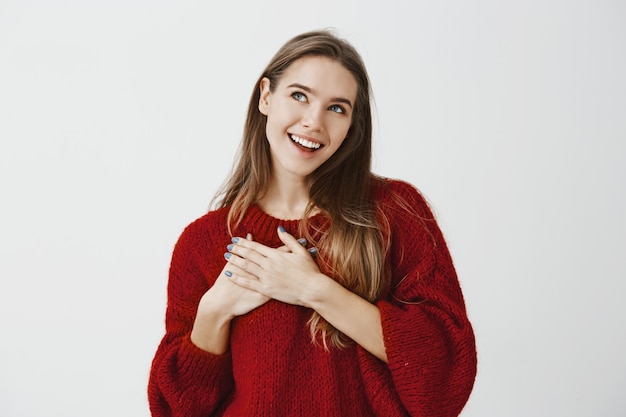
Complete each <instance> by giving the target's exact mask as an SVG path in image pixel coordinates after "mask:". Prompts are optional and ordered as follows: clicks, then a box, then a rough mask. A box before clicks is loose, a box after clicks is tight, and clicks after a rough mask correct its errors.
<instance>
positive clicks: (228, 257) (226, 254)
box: [224, 252, 232, 259]
mask: <svg viewBox="0 0 626 417" xmlns="http://www.w3.org/2000/svg"><path fill="white" fill-rule="evenodd" d="M231 256H232V254H231V253H230V252H226V253H225V254H224V258H226V259H230V257H231Z"/></svg>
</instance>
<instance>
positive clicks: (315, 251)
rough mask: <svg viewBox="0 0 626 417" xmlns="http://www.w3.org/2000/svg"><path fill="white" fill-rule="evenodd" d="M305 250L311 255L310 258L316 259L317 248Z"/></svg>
mask: <svg viewBox="0 0 626 417" xmlns="http://www.w3.org/2000/svg"><path fill="white" fill-rule="evenodd" d="M307 250H308V251H309V253H310V254H311V256H312V257H316V256H317V248H309V249H307Z"/></svg>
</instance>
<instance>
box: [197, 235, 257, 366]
mask: <svg viewBox="0 0 626 417" xmlns="http://www.w3.org/2000/svg"><path fill="white" fill-rule="evenodd" d="M248 239H249V240H251V239H252V238H251V236H248ZM229 267H231V266H230V264H229V263H227V264H226V265H225V266H224V269H222V272H220V275H219V276H218V277H217V280H216V281H215V283H214V284H213V286H212V287H211V288H210V289H209V290H208V291H207V292H206V293H204V295H203V296H202V298H201V299H200V303H199V304H198V312H197V313H196V320H195V321H194V324H193V329H192V331H191V341H192V343H193V344H194V345H196V346H198V347H199V348H200V349H202V350H205V351H207V352H211V353H214V354H216V355H219V354H223V353H226V351H228V345H229V337H230V321H231V320H232V319H233V318H235V317H237V316H241V315H244V314H246V313H249V312H250V311H252V310H254V309H255V308H257V307H259V306H261V305H263V304H265V303H266V302H267V301H269V298H268V297H266V296H264V295H262V294H259V293H258V292H255V291H252V290H249V289H246V288H243V287H241V286H239V285H237V284H235V283H233V282H232V281H231V280H230V279H229V278H228V277H227V276H226V271H228V269H229ZM231 268H232V267H231Z"/></svg>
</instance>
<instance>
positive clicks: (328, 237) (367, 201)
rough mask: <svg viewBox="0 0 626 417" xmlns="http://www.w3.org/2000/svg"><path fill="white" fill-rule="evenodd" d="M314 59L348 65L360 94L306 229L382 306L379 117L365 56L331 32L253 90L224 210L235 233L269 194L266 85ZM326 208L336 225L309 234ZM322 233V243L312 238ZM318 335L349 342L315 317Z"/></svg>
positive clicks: (320, 177) (305, 37)
mask: <svg viewBox="0 0 626 417" xmlns="http://www.w3.org/2000/svg"><path fill="white" fill-rule="evenodd" d="M310 56H320V57H325V58H330V59H332V60H334V61H336V62H338V63H339V64H341V65H342V66H343V67H344V68H346V69H347V70H348V71H349V72H350V73H351V74H352V75H353V76H354V78H355V80H356V82H357V96H356V100H355V104H354V110H353V114H352V121H351V126H350V128H349V130H348V135H347V137H346V139H345V140H344V141H343V143H342V144H341V146H340V147H339V149H337V151H336V152H335V153H334V154H333V155H332V156H331V157H330V158H329V159H328V160H327V161H326V162H324V164H322V165H321V166H320V167H318V168H317V169H316V170H315V171H314V172H313V173H311V174H310V175H309V176H308V178H307V180H308V181H307V183H308V189H309V196H310V199H309V204H308V206H307V208H306V210H305V213H304V216H303V219H302V220H301V222H300V226H299V229H300V230H299V232H300V233H301V236H304V237H305V238H307V240H308V241H309V242H311V243H312V244H314V245H315V246H316V247H317V249H318V263H319V265H320V268H321V269H322V270H323V271H325V272H327V273H329V274H331V275H332V277H333V278H334V279H335V280H336V281H337V282H339V283H340V284H341V285H343V286H344V287H346V288H347V289H349V290H350V291H352V292H354V293H356V294H358V295H359V296H361V297H363V298H365V299H366V300H369V301H375V300H377V299H378V298H380V297H381V296H382V295H383V294H385V293H386V291H388V289H389V281H390V273H389V270H388V269H389V268H388V266H387V263H386V262H385V256H386V253H387V250H388V245H389V242H388V237H389V230H388V229H389V226H388V225H387V224H386V218H385V216H384V215H383V214H382V211H381V210H380V209H379V208H378V207H376V205H375V203H374V201H373V198H372V185H373V181H376V177H375V176H374V175H373V174H372V172H371V159H372V149H371V148H372V114H371V106H370V82H369V77H368V75H367V71H366V69H365V65H364V64H363V60H362V59H361V57H360V55H359V54H358V52H357V51H356V50H355V49H354V47H352V45H350V44H349V43H348V42H346V41H345V40H343V39H340V38H338V37H337V36H336V35H334V34H333V33H331V32H329V31H313V32H307V33H303V34H301V35H298V36H296V37H294V38H292V39H291V40H289V41H288V42H287V43H286V44H285V45H283V46H282V47H281V48H280V49H279V50H278V52H277V53H276V54H275V55H274V57H273V58H272V59H271V60H270V62H269V64H268V65H267V67H266V68H265V69H264V70H263V72H262V74H261V76H260V77H259V79H258V80H257V82H256V85H255V86H254V89H253V92H252V96H251V97H250V102H249V105H248V113H247V118H246V122H245V125H244V131H243V138H242V143H241V146H240V149H239V155H238V158H237V160H236V162H235V165H234V168H233V172H232V175H231V177H230V178H229V179H228V180H227V182H226V183H225V184H224V186H223V187H222V189H221V190H220V192H219V193H218V194H217V195H216V197H215V199H214V202H216V201H217V204H215V205H216V206H217V207H228V206H230V210H229V214H228V226H229V230H232V226H236V225H237V224H239V222H241V220H242V219H243V217H244V215H245V213H246V210H247V209H248V208H249V207H250V205H252V204H254V203H255V202H256V201H257V200H258V199H259V198H261V197H262V196H263V195H264V193H265V192H266V190H267V185H268V183H269V181H270V175H271V157H270V149H269V144H268V141H267V138H266V135H265V127H266V123H267V116H265V115H263V114H262V113H261V112H260V111H259V110H258V104H259V98H260V94H261V93H260V84H261V80H262V79H263V78H264V77H267V78H268V79H269V80H270V90H271V91H273V89H274V87H275V86H276V85H277V84H278V82H279V80H280V78H281V76H282V75H283V74H284V73H285V71H286V70H287V68H289V66H290V65H291V64H293V63H294V62H295V61H297V60H298V59H301V58H304V57H310ZM314 210H319V212H320V213H322V214H323V215H325V216H326V217H327V219H328V220H329V221H327V222H324V223H325V226H328V229H326V230H324V231H323V233H315V232H322V231H314V232H313V233H310V232H309V222H308V220H307V219H308V218H309V217H310V215H311V214H312V213H313V211H314ZM313 234H315V235H319V236H320V237H319V238H318V239H317V240H316V239H315V238H314V237H313V236H312V235H313ZM309 324H310V330H311V336H312V339H313V341H314V342H315V341H317V336H318V335H319V336H321V339H322V342H323V344H324V346H325V347H327V340H328V339H330V342H331V344H332V345H333V346H337V347H344V346H346V345H347V344H348V342H349V340H348V339H347V338H346V337H345V335H343V334H341V333H340V332H339V331H338V330H337V329H335V328H334V327H332V326H331V325H330V324H329V323H328V322H326V321H325V320H324V319H323V318H322V317H321V316H320V315H319V314H317V313H316V312H315V313H313V315H312V316H311V319H310V320H309Z"/></svg>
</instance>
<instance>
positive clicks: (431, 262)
mask: <svg viewBox="0 0 626 417" xmlns="http://www.w3.org/2000/svg"><path fill="white" fill-rule="evenodd" d="M393 188H394V189H393V190H392V191H393V192H394V193H396V197H397V201H400V202H402V203H401V204H399V205H396V204H391V205H390V207H391V208H390V209H389V213H388V216H389V220H390V223H391V228H392V230H391V233H392V236H391V239H392V247H391V254H390V258H391V259H390V261H391V266H392V284H393V288H392V289H391V293H390V295H389V296H388V297H387V298H385V299H382V300H380V301H378V302H377V303H376V304H377V306H378V308H379V310H380V313H381V319H382V327H383V336H384V342H385V349H386V353H387V358H388V362H389V363H388V365H387V366H385V364H383V363H382V362H380V361H378V360H377V359H375V358H373V357H372V356H371V355H368V354H366V352H365V351H363V350H361V351H360V357H361V366H362V372H363V375H364V379H365V380H366V382H367V383H368V384H369V386H368V390H369V391H370V394H369V395H370V398H374V400H373V403H374V404H373V405H374V407H375V408H376V407H377V405H376V403H377V401H379V402H380V401H384V400H385V398H386V399H387V402H388V403H393V402H394V401H391V400H390V398H392V397H395V399H396V400H397V401H399V402H400V404H402V406H403V407H404V409H405V410H404V412H402V413H400V412H397V413H396V414H397V415H410V416H420V417H430V416H432V417H450V416H457V415H458V414H459V413H460V412H461V410H462V409H463V407H464V405H465V403H466V402H467V400H468V398H469V395H470V392H471V390H472V387H473V384H474V379H475V376H476V349H475V341H474V333H473V331H472V327H471V325H470V322H469V320H468V318H467V314H466V311H465V304H464V301H463V295H462V293H461V288H460V286H459V282H458V279H457V276H456V272H455V270H454V266H453V263H452V259H451V258H450V254H449V251H448V248H447V246H446V243H445V241H444V239H443V236H442V233H441V231H440V229H439V227H438V226H437V223H436V221H435V219H434V217H433V215H432V213H431V211H430V209H429V208H428V205H427V204H426V202H425V201H424V199H423V198H422V196H421V195H420V194H419V193H418V191H417V190H416V189H415V188H413V187H412V186H410V185H408V184H406V183H399V182H398V183H395V186H394V187H393ZM385 391H392V393H390V394H387V395H384V394H383V393H384V392H385ZM377 399H378V400H377ZM390 406H391V405H390V404H386V405H381V404H379V405H378V407H384V408H387V409H388V408H389V407H390Z"/></svg>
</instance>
